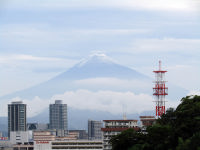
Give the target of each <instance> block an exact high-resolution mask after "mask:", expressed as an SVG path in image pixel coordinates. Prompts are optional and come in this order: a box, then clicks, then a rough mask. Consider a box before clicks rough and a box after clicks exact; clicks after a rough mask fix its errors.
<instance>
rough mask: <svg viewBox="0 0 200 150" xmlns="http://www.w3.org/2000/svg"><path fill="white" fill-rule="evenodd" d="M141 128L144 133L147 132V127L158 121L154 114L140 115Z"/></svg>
mask: <svg viewBox="0 0 200 150" xmlns="http://www.w3.org/2000/svg"><path fill="white" fill-rule="evenodd" d="M140 122H141V130H142V132H143V133H146V128H147V127H148V126H152V125H153V124H154V123H155V122H156V118H155V117H154V116H140Z"/></svg>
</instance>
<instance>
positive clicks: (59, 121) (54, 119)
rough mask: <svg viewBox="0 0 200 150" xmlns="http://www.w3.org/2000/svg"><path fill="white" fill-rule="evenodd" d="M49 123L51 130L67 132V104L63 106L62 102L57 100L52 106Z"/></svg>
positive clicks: (50, 107)
mask: <svg viewBox="0 0 200 150" xmlns="http://www.w3.org/2000/svg"><path fill="white" fill-rule="evenodd" d="M49 122H50V124H49V127H50V129H57V130H59V129H60V130H66V131H67V104H62V100H56V101H55V104H50V106H49Z"/></svg>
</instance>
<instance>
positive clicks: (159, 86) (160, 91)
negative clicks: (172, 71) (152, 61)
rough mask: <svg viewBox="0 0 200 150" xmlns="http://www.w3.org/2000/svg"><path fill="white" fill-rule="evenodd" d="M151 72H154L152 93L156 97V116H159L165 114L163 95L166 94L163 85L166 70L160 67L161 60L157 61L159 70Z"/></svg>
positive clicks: (166, 91)
mask: <svg viewBox="0 0 200 150" xmlns="http://www.w3.org/2000/svg"><path fill="white" fill-rule="evenodd" d="M153 72H154V73H155V87H154V88H153V95H154V96H155V97H156V101H155V102H156V116H157V117H160V116H162V114H165V102H166V101H165V96H166V95H168V88H167V87H166V86H165V83H166V81H165V73H166V72H167V71H164V70H162V69H161V61H159V70H157V71H153Z"/></svg>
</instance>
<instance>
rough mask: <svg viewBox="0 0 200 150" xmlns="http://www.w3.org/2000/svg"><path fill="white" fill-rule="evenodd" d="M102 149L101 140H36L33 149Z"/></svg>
mask: <svg viewBox="0 0 200 150" xmlns="http://www.w3.org/2000/svg"><path fill="white" fill-rule="evenodd" d="M66 149H67V150H102V141H90V140H72V141H70V140H67V141H36V142H34V150H66Z"/></svg>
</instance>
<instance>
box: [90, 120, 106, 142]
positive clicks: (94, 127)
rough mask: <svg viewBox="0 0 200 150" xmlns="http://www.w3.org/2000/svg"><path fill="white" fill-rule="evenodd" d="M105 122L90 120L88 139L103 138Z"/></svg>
mask: <svg viewBox="0 0 200 150" xmlns="http://www.w3.org/2000/svg"><path fill="white" fill-rule="evenodd" d="M102 127H103V123H102V122H101V121H95V120H88V139H89V140H98V139H99V140H100V139H102V131H101V128H102Z"/></svg>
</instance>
